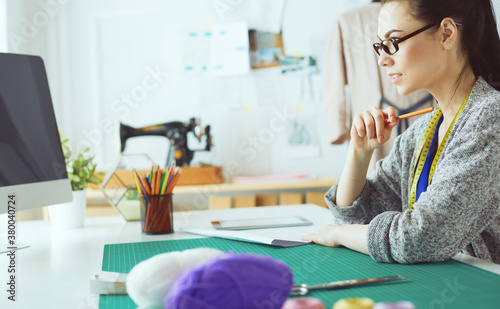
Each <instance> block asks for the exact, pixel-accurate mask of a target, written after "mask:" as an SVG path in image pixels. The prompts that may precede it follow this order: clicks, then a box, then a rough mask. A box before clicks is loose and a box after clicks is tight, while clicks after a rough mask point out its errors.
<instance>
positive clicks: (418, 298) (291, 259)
mask: <svg viewBox="0 0 500 309" xmlns="http://www.w3.org/2000/svg"><path fill="white" fill-rule="evenodd" d="M198 247H210V248H215V249H219V250H222V251H225V252H234V253H243V252H245V253H253V254H262V255H268V256H271V257H273V258H276V259H279V260H282V261H284V262H285V263H286V264H287V265H288V266H289V267H290V268H291V269H292V271H293V274H294V281H295V283H296V284H297V283H306V284H318V283H325V282H329V281H336V280H346V279H360V278H368V277H383V276H395V275H406V276H408V279H407V280H405V281H406V282H397V283H396V282H393V283H391V282H389V283H383V284H377V285H371V286H363V287H357V288H349V289H340V290H335V291H316V292H314V294H310V296H311V297H317V298H319V299H321V300H322V301H323V302H324V304H325V306H326V307H327V308H331V307H332V306H333V304H334V303H335V301H337V300H338V299H340V298H345V297H370V298H372V299H374V300H375V301H400V300H410V301H412V302H413V303H415V304H416V305H417V308H419V309H420V308H423V309H425V308H453V309H459V308H479V307H478V304H481V305H480V308H483V309H487V308H499V307H500V306H499V304H500V295H499V293H498V291H499V290H500V276H499V275H496V274H493V273H491V272H488V271H485V270H482V269H479V268H476V267H473V266H471V265H467V264H463V263H460V262H458V261H454V260H449V261H445V262H442V263H430V264H417V265H401V264H384V263H377V262H375V261H374V260H372V259H371V258H370V257H369V256H367V255H364V254H361V253H358V252H354V251H352V250H349V249H345V248H328V247H323V246H319V245H307V246H299V247H292V248H279V247H272V246H264V245H257V244H250V243H244V242H237V241H231V240H226V239H218V238H198V239H187V240H171V241H156V242H140V243H129V244H113V245H106V246H105V248H104V256H103V265H102V270H105V271H116V272H123V273H128V272H129V271H130V270H131V269H132V267H133V266H135V265H136V264H137V263H139V262H141V261H143V260H145V259H148V258H150V257H152V256H154V255H156V254H160V253H165V252H171V251H183V250H186V249H192V248H198ZM136 307H137V306H136V305H135V304H134V302H133V301H132V300H131V299H130V298H129V297H128V296H127V295H113V296H111V295H110V296H105V295H102V296H101V297H100V303H99V308H106V309H107V308H111V309H114V308H117V309H118V308H120V309H121V308H136Z"/></svg>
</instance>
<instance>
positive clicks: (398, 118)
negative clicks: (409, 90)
mask: <svg viewBox="0 0 500 309" xmlns="http://www.w3.org/2000/svg"><path fill="white" fill-rule="evenodd" d="M433 110H434V107H429V108H425V109H421V110H419V111H416V112H411V113H408V114H404V115H401V116H398V117H396V119H397V120H401V119H406V118H410V117H413V116H418V115H422V114H425V113H429V112H432V111H433ZM389 122H390V121H389V119H386V120H385V123H389Z"/></svg>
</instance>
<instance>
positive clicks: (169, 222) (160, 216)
mask: <svg viewBox="0 0 500 309" xmlns="http://www.w3.org/2000/svg"><path fill="white" fill-rule="evenodd" d="M172 196H173V194H164V195H140V196H139V198H140V200H141V228H142V232H143V233H144V234H170V233H173V232H174V218H173V214H174V211H173V206H172Z"/></svg>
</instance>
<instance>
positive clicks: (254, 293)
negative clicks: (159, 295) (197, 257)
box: [165, 254, 293, 309]
mask: <svg viewBox="0 0 500 309" xmlns="http://www.w3.org/2000/svg"><path fill="white" fill-rule="evenodd" d="M292 285H293V274H292V271H291V270H290V268H289V267H288V265H286V264H285V263H283V262H282V261H279V260H276V259H273V258H271V257H268V256H264V255H253V254H229V255H227V256H225V257H222V258H218V259H215V260H212V261H209V262H208V263H206V264H203V265H198V266H194V267H191V268H189V269H188V270H186V271H185V272H184V273H183V274H182V275H181V276H180V277H179V278H178V279H177V280H176V281H175V282H174V284H173V285H172V287H171V288H170V291H169V293H168V294H167V296H166V297H165V308H167V309H193V308H196V309H226V308H227V309H236V308H237V309H246V308H253V309H255V308H257V309H258V308H263V309H264V308H265V309H280V308H281V307H282V306H283V303H284V302H285V301H286V299H287V298H288V296H289V295H290V291H291V289H292Z"/></svg>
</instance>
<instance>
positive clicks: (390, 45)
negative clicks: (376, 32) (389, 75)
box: [373, 22, 462, 56]
mask: <svg viewBox="0 0 500 309" xmlns="http://www.w3.org/2000/svg"><path fill="white" fill-rule="evenodd" d="M455 24H456V25H457V26H461V25H462V24H460V23H457V22H455ZM437 25H439V23H437V24H432V25H428V26H425V27H423V28H421V29H418V30H417V31H415V32H412V33H410V34H408V35H407V36H404V37H402V38H400V39H387V40H381V41H380V43H375V44H373V48H374V49H375V52H377V55H379V56H380V52H381V51H382V50H384V51H385V52H386V53H387V54H388V55H394V54H395V53H397V52H398V50H399V43H401V42H403V41H406V40H408V39H409V38H411V37H414V36H416V35H417V34H419V33H421V32H424V31H425V30H427V29H430V28H432V27H434V26H437Z"/></svg>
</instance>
